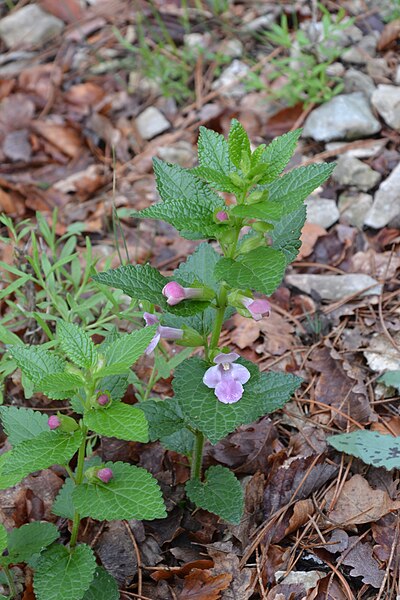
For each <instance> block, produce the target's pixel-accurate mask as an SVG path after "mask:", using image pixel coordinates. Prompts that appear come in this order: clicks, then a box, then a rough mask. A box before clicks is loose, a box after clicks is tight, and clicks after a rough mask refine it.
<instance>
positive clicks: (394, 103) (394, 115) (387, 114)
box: [371, 84, 400, 131]
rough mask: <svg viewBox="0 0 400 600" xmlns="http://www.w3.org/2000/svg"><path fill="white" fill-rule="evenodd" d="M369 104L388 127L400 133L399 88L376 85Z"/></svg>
mask: <svg viewBox="0 0 400 600" xmlns="http://www.w3.org/2000/svg"><path fill="white" fill-rule="evenodd" d="M371 102H372V104H373V106H374V107H375V108H376V110H377V111H378V113H379V114H380V115H381V117H382V118H383V119H384V120H385V122H386V123H387V124H388V125H389V127H392V128H393V129H396V130H397V131H400V87H397V86H396V85H384V84H381V85H378V89H377V90H375V91H374V93H373V94H372V97H371Z"/></svg>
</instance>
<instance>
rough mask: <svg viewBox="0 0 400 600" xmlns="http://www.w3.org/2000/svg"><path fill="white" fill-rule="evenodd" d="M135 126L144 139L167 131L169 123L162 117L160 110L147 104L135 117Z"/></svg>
mask: <svg viewBox="0 0 400 600" xmlns="http://www.w3.org/2000/svg"><path fill="white" fill-rule="evenodd" d="M135 124H136V127H137V128H138V131H139V133H140V135H141V136H142V138H143V139H144V140H151V138H153V137H155V136H156V135H159V134H160V133H163V132H164V131H167V129H169V128H170V127H171V124H170V122H169V121H167V119H166V118H165V117H164V115H163V114H162V112H161V111H159V110H158V108H155V107H154V106H149V108H146V110H144V111H143V112H142V113H140V115H139V116H138V117H137V118H136V119H135Z"/></svg>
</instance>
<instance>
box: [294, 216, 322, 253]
mask: <svg viewBox="0 0 400 600" xmlns="http://www.w3.org/2000/svg"><path fill="white" fill-rule="evenodd" d="M326 233H327V232H326V229H324V228H323V227H321V225H316V224H315V223H305V224H304V226H303V229H302V230H301V237H300V241H301V247H300V250H299V253H298V255H297V260H302V259H303V258H306V257H307V256H310V254H311V253H312V251H313V250H314V246H315V243H316V241H317V240H318V238H320V237H322V236H324V235H326Z"/></svg>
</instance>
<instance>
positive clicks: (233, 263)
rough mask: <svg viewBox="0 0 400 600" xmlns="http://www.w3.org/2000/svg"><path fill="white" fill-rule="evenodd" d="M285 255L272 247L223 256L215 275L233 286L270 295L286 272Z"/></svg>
mask: <svg viewBox="0 0 400 600" xmlns="http://www.w3.org/2000/svg"><path fill="white" fill-rule="evenodd" d="M285 268H286V260H285V255H284V254H283V253H282V252H280V251H279V250H275V249H274V248H270V247H264V248H263V247H261V248H256V249H255V250H251V251H250V252H248V253H247V254H243V255H241V256H239V257H238V258H237V259H236V260H233V259H232V258H221V259H220V261H219V262H218V263H217V265H216V266H215V269H214V275H215V277H216V278H217V279H218V280H219V281H220V280H224V281H226V282H227V283H228V284H229V285H230V286H231V287H234V288H239V289H247V288H251V289H253V290H256V291H257V292H261V293H263V294H267V295H270V294H272V292H274V291H275V290H276V288H277V287H278V285H279V284H280V283H281V281H282V278H283V275H284V273H285Z"/></svg>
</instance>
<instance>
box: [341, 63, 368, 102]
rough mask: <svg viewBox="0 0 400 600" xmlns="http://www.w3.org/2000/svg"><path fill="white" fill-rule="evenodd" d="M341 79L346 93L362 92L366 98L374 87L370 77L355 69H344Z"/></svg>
mask: <svg viewBox="0 0 400 600" xmlns="http://www.w3.org/2000/svg"><path fill="white" fill-rule="evenodd" d="M343 81H344V91H345V92H346V94H351V93H352V92H363V93H364V94H365V95H366V96H367V98H370V97H371V94H372V93H373V91H374V90H375V89H376V87H375V84H374V81H373V79H372V77H370V76H369V75H367V74H366V73H362V71H358V70H357V69H349V70H348V71H346V74H345V76H344V78H343Z"/></svg>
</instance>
